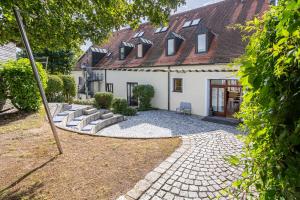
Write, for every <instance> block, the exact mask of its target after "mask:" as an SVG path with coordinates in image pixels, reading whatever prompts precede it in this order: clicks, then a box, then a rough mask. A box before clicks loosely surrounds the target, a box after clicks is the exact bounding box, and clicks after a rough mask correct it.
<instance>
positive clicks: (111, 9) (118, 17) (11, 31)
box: [0, 0, 184, 50]
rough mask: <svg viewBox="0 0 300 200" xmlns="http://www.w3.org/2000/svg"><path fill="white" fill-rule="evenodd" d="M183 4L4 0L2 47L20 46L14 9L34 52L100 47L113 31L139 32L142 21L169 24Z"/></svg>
mask: <svg viewBox="0 0 300 200" xmlns="http://www.w3.org/2000/svg"><path fill="white" fill-rule="evenodd" d="M183 3H184V0H163V1H154V0H133V1H125V0H110V1H82V0H68V1H62V0H51V1H37V0H26V1H12V0H1V1H0V8H1V9H0V16H1V17H0V24H1V26H0V44H5V43H8V42H10V41H14V42H16V43H17V44H20V43H21V41H20V33H19V32H18V31H16V30H18V27H17V23H16V20H15V17H14V14H13V6H14V5H16V6H18V7H19V8H20V10H21V15H22V18H23V20H24V22H25V24H26V31H27V35H28V38H29V41H30V43H31V46H32V47H33V49H34V50H42V49H45V48H48V49H52V50H56V49H65V50H68V49H72V48H74V47H78V46H79V45H81V44H83V43H84V41H86V40H90V41H91V42H93V43H94V44H100V43H101V42H102V41H103V39H105V38H107V36H109V33H111V32H112V31H113V30H118V29H120V28H121V27H124V26H126V25H130V26H131V27H133V28H136V27H137V24H139V23H141V19H145V18H147V19H149V20H150V21H151V22H153V23H155V24H156V25H160V24H161V23H166V21H167V18H168V15H169V14H170V13H171V11H172V9H175V8H176V7H177V6H179V5H181V4H183Z"/></svg>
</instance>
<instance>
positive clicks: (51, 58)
mask: <svg viewBox="0 0 300 200" xmlns="http://www.w3.org/2000/svg"><path fill="white" fill-rule="evenodd" d="M75 52H76V50H55V51H51V50H49V49H44V50H42V51H38V52H35V53H34V54H33V56H34V57H35V58H41V57H48V65H47V71H49V72H50V73H51V74H55V73H56V74H57V73H62V74H69V73H70V72H71V71H72V67H73V66H74V63H75V61H76V59H75V57H77V56H75ZM18 57H23V58H27V54H26V52H25V51H23V50H22V51H21V52H20V53H19V54H18ZM37 60H38V59H37ZM44 67H45V66H44Z"/></svg>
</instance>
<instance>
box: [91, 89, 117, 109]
mask: <svg viewBox="0 0 300 200" xmlns="http://www.w3.org/2000/svg"><path fill="white" fill-rule="evenodd" d="M94 98H95V106H96V107H97V108H104V109H109V108H110V107H111V104H112V101H113V98H114V97H113V94H112V93H109V92H97V93H96V94H95V95H94Z"/></svg>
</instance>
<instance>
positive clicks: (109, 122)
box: [92, 114, 124, 133]
mask: <svg viewBox="0 0 300 200" xmlns="http://www.w3.org/2000/svg"><path fill="white" fill-rule="evenodd" d="M121 121H124V116H123V115H119V114H116V115H113V116H112V117H110V118H107V119H103V120H102V121H100V122H99V123H97V124H95V128H94V129H93V130H92V133H97V132H98V131H100V130H101V129H103V128H105V127H107V126H110V125H112V124H116V123H119V122H121Z"/></svg>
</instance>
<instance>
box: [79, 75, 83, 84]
mask: <svg viewBox="0 0 300 200" xmlns="http://www.w3.org/2000/svg"><path fill="white" fill-rule="evenodd" d="M82 84H83V80H82V77H81V76H79V77H78V85H82Z"/></svg>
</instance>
